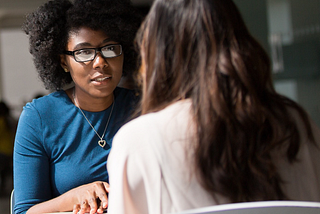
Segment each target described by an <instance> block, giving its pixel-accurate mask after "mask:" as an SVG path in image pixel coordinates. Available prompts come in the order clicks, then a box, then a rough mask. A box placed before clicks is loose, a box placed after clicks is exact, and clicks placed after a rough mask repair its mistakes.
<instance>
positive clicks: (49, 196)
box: [14, 105, 108, 214]
mask: <svg viewBox="0 0 320 214" xmlns="http://www.w3.org/2000/svg"><path fill="white" fill-rule="evenodd" d="M41 124H42V121H41V118H40V116H39V114H38V112H37V110H36V109H35V108H33V106H32V105H27V106H26V107H25V109H24V111H23V112H22V114H21V117H20V120H19V127H18V130H17V135H16V142H15V150H14V187H15V200H16V204H15V213H19V214H20V213H26V212H27V211H28V212H27V213H28V214H29V213H37V214H39V213H48V212H57V211H71V210H72V209H73V208H74V204H80V203H81V202H83V201H85V202H86V201H87V202H86V203H85V204H83V205H82V206H80V207H79V208H82V212H84V211H83V210H86V211H87V210H88V204H89V205H90V207H91V208H92V209H96V208H98V205H97V202H96V200H91V198H93V197H94V198H97V197H99V198H100V200H101V201H102V203H101V205H104V207H106V206H107V191H108V184H107V183H106V182H94V183H91V184H87V185H83V186H80V187H77V188H75V189H73V190H70V191H68V192H66V193H65V194H63V195H61V196H59V197H57V198H53V197H54V196H53V193H52V190H51V189H52V187H51V185H52V184H51V174H50V173H51V172H50V158H51V157H50V155H51V154H50V151H47V149H46V148H45V146H44V145H43V141H44V140H43V138H44V137H43V136H42V132H43V131H42V130H43V128H42V127H41ZM79 208H78V210H79ZM95 211H96V210H95Z"/></svg>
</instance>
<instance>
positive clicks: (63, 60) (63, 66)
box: [60, 54, 69, 71]
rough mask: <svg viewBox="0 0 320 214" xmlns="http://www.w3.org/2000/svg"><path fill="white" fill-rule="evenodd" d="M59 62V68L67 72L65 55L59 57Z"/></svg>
mask: <svg viewBox="0 0 320 214" xmlns="http://www.w3.org/2000/svg"><path fill="white" fill-rule="evenodd" d="M60 62H61V67H62V68H63V70H65V71H66V70H69V69H68V64H67V60H66V55H63V54H61V55H60Z"/></svg>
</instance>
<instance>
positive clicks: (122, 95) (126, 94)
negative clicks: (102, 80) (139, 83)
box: [114, 87, 138, 102]
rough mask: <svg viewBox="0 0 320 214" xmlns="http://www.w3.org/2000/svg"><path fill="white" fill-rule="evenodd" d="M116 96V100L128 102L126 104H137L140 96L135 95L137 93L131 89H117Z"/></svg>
mask: <svg viewBox="0 0 320 214" xmlns="http://www.w3.org/2000/svg"><path fill="white" fill-rule="evenodd" d="M114 95H115V99H116V100H121V101H126V102H132V101H133V102H135V101H136V100H137V99H138V96H136V95H135V92H134V91H133V90H130V89H126V88H120V87H116V89H115V90H114Z"/></svg>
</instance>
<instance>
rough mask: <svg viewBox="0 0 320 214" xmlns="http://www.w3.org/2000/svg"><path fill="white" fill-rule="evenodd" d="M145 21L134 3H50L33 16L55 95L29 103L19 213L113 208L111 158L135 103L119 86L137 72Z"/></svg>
mask: <svg viewBox="0 0 320 214" xmlns="http://www.w3.org/2000/svg"><path fill="white" fill-rule="evenodd" d="M140 22H141V16H140V14H138V12H137V11H136V10H135V9H134V7H133V6H132V5H131V3H130V1H129V0H117V1H113V0H75V1H69V0H52V1H48V2H47V3H45V4H44V5H42V6H40V7H39V8H38V9H37V10H36V11H34V12H33V13H31V14H29V15H28V16H27V18H26V21H25V23H24V26H23V30H24V31H25V32H26V34H27V35H28V37H29V43H30V53H31V54H32V56H33V60H34V64H35V67H36V69H37V71H38V73H39V77H40V78H41V80H42V82H43V83H44V86H45V87H46V88H47V89H48V90H50V91H51V92H52V93H50V94H49V95H46V96H43V97H41V98H38V99H34V100H33V101H32V102H30V103H27V104H26V106H25V107H24V109H23V111H22V114H21V116H20V119H19V124H18V129H17V133H16V139H15V147H14V190H15V206H14V212H15V213H19V214H20V213H28V214H31V213H37V214H39V213H50V212H63V211H72V210H73V212H74V213H77V212H79V213H85V212H90V213H96V212H97V213H102V212H103V210H104V209H105V208H106V207H107V205H108V201H107V193H108V188H109V184H108V172H107V171H106V160H107V158H106V157H107V156H108V155H109V152H110V148H111V143H112V139H113V136H114V135H115V133H116V132H117V131H118V129H119V128H120V127H121V126H122V125H123V124H124V123H125V122H127V121H128V120H129V118H130V114H131V112H132V110H133V108H134V104H135V103H136V100H137V99H136V96H135V93H134V91H133V90H130V89H126V88H121V87H119V86H118V85H119V82H120V80H121V78H122V77H130V76H131V74H132V72H133V71H134V70H135V69H136V67H137V65H136V58H137V55H136V52H135V49H134V47H133V40H134V37H135V34H136V31H137V29H138V27H139V25H140Z"/></svg>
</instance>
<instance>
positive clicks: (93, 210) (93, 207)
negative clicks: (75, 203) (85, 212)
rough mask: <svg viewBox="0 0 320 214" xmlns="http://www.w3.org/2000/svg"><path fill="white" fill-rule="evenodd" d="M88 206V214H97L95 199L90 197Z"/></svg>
mask: <svg viewBox="0 0 320 214" xmlns="http://www.w3.org/2000/svg"><path fill="white" fill-rule="evenodd" d="M88 205H89V206H90V214H94V213H96V212H97V209H98V204H97V200H96V197H93V196H91V197H90V199H89V200H88Z"/></svg>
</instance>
